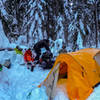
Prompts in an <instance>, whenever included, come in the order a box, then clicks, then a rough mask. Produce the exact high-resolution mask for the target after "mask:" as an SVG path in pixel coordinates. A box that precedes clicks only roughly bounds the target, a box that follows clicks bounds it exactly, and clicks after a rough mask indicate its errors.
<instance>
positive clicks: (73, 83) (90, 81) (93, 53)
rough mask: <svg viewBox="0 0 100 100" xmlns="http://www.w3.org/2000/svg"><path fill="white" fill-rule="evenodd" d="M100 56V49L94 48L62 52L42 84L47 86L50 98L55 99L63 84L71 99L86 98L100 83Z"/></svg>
mask: <svg viewBox="0 0 100 100" xmlns="http://www.w3.org/2000/svg"><path fill="white" fill-rule="evenodd" d="M99 58H100V49H93V48H88V49H82V50H79V51H77V52H71V53H65V54H60V55H59V56H58V57H57V58H56V61H55V64H54V66H53V68H52V69H51V71H50V73H49V74H48V76H47V78H46V79H45V80H44V81H43V82H42V83H41V84H40V86H42V85H45V86H46V92H47V95H48V97H49V100H53V98H54V96H55V93H56V91H55V90H56V88H57V87H59V86H61V85H62V86H63V87H64V88H65V90H66V91H64V92H65V93H66V94H67V95H68V97H69V99H70V100H86V99H87V98H88V96H89V95H90V94H91V93H92V92H93V89H94V88H95V87H96V86H98V84H99V83H100V63H99ZM62 90H63V89H62Z"/></svg>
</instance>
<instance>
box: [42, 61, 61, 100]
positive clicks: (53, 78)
mask: <svg viewBox="0 0 100 100" xmlns="http://www.w3.org/2000/svg"><path fill="white" fill-rule="evenodd" d="M59 65H60V63H58V64H57V65H56V66H55V67H54V69H53V71H52V73H51V74H50V76H49V77H48V79H47V80H46V82H45V83H44V85H45V86H46V92H47V95H48V97H49V99H48V100H53V98H54V97H55V92H56V91H55V90H56V84H57V81H58V75H59Z"/></svg>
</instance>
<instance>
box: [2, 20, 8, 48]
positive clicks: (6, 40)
mask: <svg viewBox="0 0 100 100" xmlns="http://www.w3.org/2000/svg"><path fill="white" fill-rule="evenodd" d="M8 46H9V40H8V39H7V37H6V36H5V33H4V31H3V27H2V22H1V20H0V48H5V47H8Z"/></svg>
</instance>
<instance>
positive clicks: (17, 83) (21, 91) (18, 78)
mask: <svg viewBox="0 0 100 100" xmlns="http://www.w3.org/2000/svg"><path fill="white" fill-rule="evenodd" d="M5 59H11V69H7V68H6V67H3V70H2V71H1V72H0V100H47V96H46V92H45V88H44V87H42V88H38V87H37V86H38V85H39V84H40V83H41V82H42V81H43V80H44V79H45V77H46V76H47V74H48V72H49V71H48V70H45V71H43V70H42V69H41V68H39V67H38V66H37V67H36V68H35V69H34V72H31V71H30V70H28V69H27V67H26V66H25V65H20V64H22V63H23V57H22V56H21V55H16V54H15V52H14V51H13V52H11V51H10V52H8V51H6V52H4V51H2V52H0V63H3V62H4V60H5Z"/></svg>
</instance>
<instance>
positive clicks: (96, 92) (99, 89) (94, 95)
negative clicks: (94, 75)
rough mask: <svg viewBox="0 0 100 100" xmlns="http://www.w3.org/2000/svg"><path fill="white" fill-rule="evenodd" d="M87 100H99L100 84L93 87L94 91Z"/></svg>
mask: <svg viewBox="0 0 100 100" xmlns="http://www.w3.org/2000/svg"><path fill="white" fill-rule="evenodd" d="M87 100H100V85H99V86H98V87H96V88H95V89H94V92H93V93H92V94H91V95H90V97H89V98H88V99H87Z"/></svg>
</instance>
